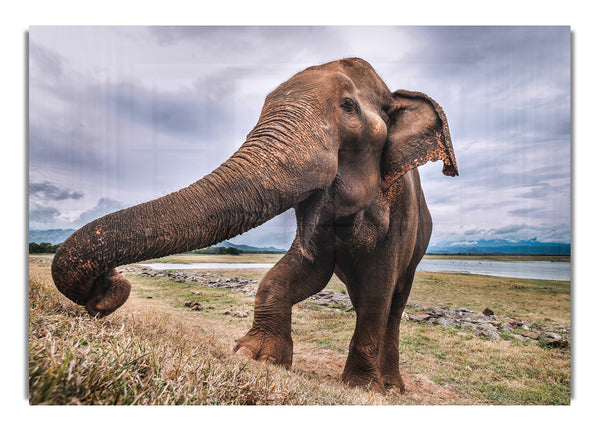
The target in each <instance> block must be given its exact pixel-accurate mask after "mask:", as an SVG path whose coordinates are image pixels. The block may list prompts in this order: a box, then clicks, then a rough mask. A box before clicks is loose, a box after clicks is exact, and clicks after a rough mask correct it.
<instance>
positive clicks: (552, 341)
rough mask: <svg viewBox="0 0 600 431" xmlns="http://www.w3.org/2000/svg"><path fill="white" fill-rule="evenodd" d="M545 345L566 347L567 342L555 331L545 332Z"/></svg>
mask: <svg viewBox="0 0 600 431" xmlns="http://www.w3.org/2000/svg"><path fill="white" fill-rule="evenodd" d="M546 337H547V338H546V345H547V346H550V347H567V346H568V345H569V342H568V341H567V339H565V338H563V337H561V336H560V335H558V334H557V333H555V332H546Z"/></svg>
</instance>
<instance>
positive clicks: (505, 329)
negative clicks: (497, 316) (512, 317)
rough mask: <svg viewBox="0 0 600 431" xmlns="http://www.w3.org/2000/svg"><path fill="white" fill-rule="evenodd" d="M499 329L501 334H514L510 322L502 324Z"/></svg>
mask: <svg viewBox="0 0 600 431" xmlns="http://www.w3.org/2000/svg"><path fill="white" fill-rule="evenodd" d="M498 328H499V329H500V332H512V331H513V329H514V328H513V326H512V325H511V324H510V323H508V322H502V323H501V324H500V326H499V327H498Z"/></svg>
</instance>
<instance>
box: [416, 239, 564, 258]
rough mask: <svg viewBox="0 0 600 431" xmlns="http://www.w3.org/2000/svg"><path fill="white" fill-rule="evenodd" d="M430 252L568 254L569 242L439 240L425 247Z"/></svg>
mask: <svg viewBox="0 0 600 431" xmlns="http://www.w3.org/2000/svg"><path fill="white" fill-rule="evenodd" d="M427 253H430V254H458V253H461V254H546V255H570V254H571V244H565V243H555V242H539V241H537V240H536V239H531V240H528V241H507V240H502V239H493V240H483V239H480V240H476V241H461V242H450V241H445V242H439V243H436V244H430V245H429V247H428V248H427Z"/></svg>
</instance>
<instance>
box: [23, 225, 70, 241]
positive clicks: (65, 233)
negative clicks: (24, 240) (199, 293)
mask: <svg viewBox="0 0 600 431" xmlns="http://www.w3.org/2000/svg"><path fill="white" fill-rule="evenodd" d="M73 232H75V229H50V230H30V231H29V242H36V243H38V244H41V243H42V242H48V243H50V244H60V243H61V242H63V241H64V240H65V239H67V238H68V237H69V236H71V234H72V233H73Z"/></svg>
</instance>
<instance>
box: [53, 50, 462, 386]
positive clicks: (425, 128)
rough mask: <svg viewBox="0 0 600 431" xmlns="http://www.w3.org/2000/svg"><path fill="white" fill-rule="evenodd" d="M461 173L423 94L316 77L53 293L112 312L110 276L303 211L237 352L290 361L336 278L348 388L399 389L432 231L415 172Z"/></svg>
mask: <svg viewBox="0 0 600 431" xmlns="http://www.w3.org/2000/svg"><path fill="white" fill-rule="evenodd" d="M436 160H442V161H443V164H444V166H443V173H444V174H446V175H451V176H454V175H458V170H457V166H456V161H455V158H454V150H453V148H452V143H451V140H450V134H449V130H448V124H447V120H446V116H445V114H444V112H443V110H442V108H441V107H440V106H439V105H438V104H437V103H436V102H435V101H433V100H432V99H431V98H429V97H428V96H426V95H425V94H422V93H418V92H412V91H406V90H398V91H395V92H391V91H390V90H389V89H388V87H387V86H386V85H385V83H384V82H383V81H382V80H381V78H380V77H379V76H378V75H377V74H376V73H375V71H374V70H373V68H372V67H371V66H370V65H369V64H368V63H367V62H365V61H364V60H361V59H358V58H350V59H344V60H338V61H334V62H331V63H327V64H323V65H321V66H315V67H310V68H308V69H306V70H304V71H302V72H299V73H298V74H296V75H294V76H293V77H292V78H290V79H289V80H288V81H286V82H284V83H283V84H281V85H280V86H279V87H277V88H276V89H275V90H274V91H273V92H272V93H271V94H269V95H268V96H267V98H266V100H265V104H264V107H263V109H262V112H261V115H260V118H259V120H258V122H257V124H256V126H255V127H254V128H253V129H252V131H251V132H250V133H249V134H248V137H247V139H246V142H244V144H243V145H242V146H241V147H240V148H239V149H238V151H236V152H235V153H234V154H233V155H232V156H231V157H230V158H229V159H228V160H227V161H225V162H224V163H223V164H222V165H221V166H219V167H218V168H217V169H215V170H214V171H213V172H212V173H210V174H208V175H207V176H205V177H204V178H202V179H200V180H198V181H197V182H196V183H194V184H192V185H190V186H188V187H186V188H184V189H181V190H179V191H177V192H175V193H171V194H169V195H167V196H164V197H162V198H159V199H156V200H153V201H150V202H146V203H143V204H140V205H137V206H134V207H131V208H127V209H125V210H121V211H118V212H116V213H112V214H109V215H106V216H104V217H101V218H99V219H97V220H95V221H93V222H91V223H89V224H88V225H86V226H84V227H82V228H81V229H79V230H78V231H76V232H75V233H74V234H73V235H72V236H71V237H69V238H68V239H67V240H66V241H65V242H64V243H63V245H62V246H61V247H60V248H59V250H58V251H57V253H56V255H55V258H54V260H53V263H52V275H53V278H54V282H55V284H56V286H57V288H58V289H59V290H60V291H61V292H62V293H63V294H64V295H66V296H67V297H68V298H70V299H71V300H73V301H74V302H76V303H78V304H81V305H84V306H86V309H87V310H88V311H89V313H90V314H93V315H98V316H105V315H107V314H110V313H111V312H113V311H114V310H116V309H117V308H118V307H119V306H121V305H122V304H123V303H124V302H125V301H126V300H127V297H128V295H129V289H130V286H129V282H128V281H127V280H126V279H125V278H124V277H122V276H120V275H119V274H118V273H117V272H116V271H114V268H115V267H117V266H119V265H123V264H127V263H133V262H139V261H141V260H145V259H150V258H155V257H160V256H166V255H169V254H174V253H179V252H183V251H187V250H192V249H197V248H202V247H207V246H209V245H212V244H215V243H218V242H220V241H222V240H225V239H227V238H231V237H233V236H235V235H238V234H240V233H242V232H245V231H247V230H249V229H251V228H253V227H255V226H258V225H260V224H262V223H264V222H265V221H267V220H269V219H271V218H272V217H274V216H275V215H277V214H280V213H282V212H283V211H285V210H287V209H289V208H292V207H293V208H294V209H295V213H296V218H297V231H296V237H295V239H294V241H293V243H292V246H291V247H290V250H289V251H288V252H287V253H286V254H285V256H284V257H283V258H282V259H281V260H280V261H279V262H278V263H277V264H276V265H275V266H274V267H273V268H272V269H271V270H270V271H269V272H268V273H267V274H266V275H265V277H264V279H263V280H262V281H261V283H260V285H259V289H258V292H257V295H256V300H255V312H254V321H253V326H252V328H251V329H250V331H249V332H248V333H247V334H246V335H245V336H243V337H241V338H240V339H238V340H237V342H236V345H235V350H236V351H237V353H238V354H239V355H240V356H243V357H251V358H254V359H257V360H262V361H267V362H270V363H275V364H281V365H283V366H286V367H290V366H291V364H292V356H293V344H292V337H291V310H292V306H293V305H294V304H296V303H298V302H300V301H302V300H303V299H305V298H308V297H309V296H311V295H313V294H315V293H317V292H319V291H320V290H322V289H323V288H324V287H325V285H326V284H327V283H328V281H329V280H330V279H331V277H332V275H333V273H334V272H335V273H336V274H337V275H338V277H339V278H340V279H341V280H342V281H343V282H344V283H345V284H346V286H347V288H348V294H349V295H350V299H351V300H352V304H353V305H354V309H355V310H356V319H357V320H356V329H355V332H354V336H353V337H352V340H351V342H350V348H349V354H348V360H347V362H346V366H345V369H344V372H343V374H342V380H343V381H344V382H346V383H347V384H349V385H350V386H364V387H368V388H370V389H373V390H377V391H379V392H384V391H385V386H386V385H389V386H392V387H396V388H397V389H399V390H401V391H403V390H404V384H403V382H402V378H401V377H400V373H399V353H398V341H399V324H400V318H401V316H402V311H403V309H404V306H405V304H406V301H407V298H408V295H409V293H410V289H411V286H412V281H413V277H414V273H415V269H416V267H417V264H418V263H419V261H420V260H421V258H422V257H423V255H424V253H425V250H426V248H427V244H428V242H429V238H430V235H431V230H432V222H431V216H430V214H429V211H428V209H427V205H426V203H425V198H424V195H423V191H422V189H421V184H420V180H419V174H418V171H417V169H415V168H416V167H418V166H420V165H422V164H424V163H426V162H428V161H436Z"/></svg>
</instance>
